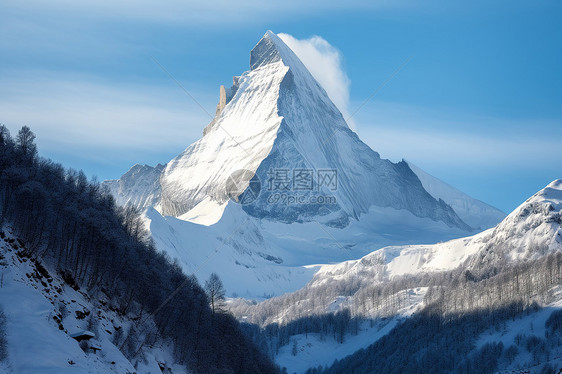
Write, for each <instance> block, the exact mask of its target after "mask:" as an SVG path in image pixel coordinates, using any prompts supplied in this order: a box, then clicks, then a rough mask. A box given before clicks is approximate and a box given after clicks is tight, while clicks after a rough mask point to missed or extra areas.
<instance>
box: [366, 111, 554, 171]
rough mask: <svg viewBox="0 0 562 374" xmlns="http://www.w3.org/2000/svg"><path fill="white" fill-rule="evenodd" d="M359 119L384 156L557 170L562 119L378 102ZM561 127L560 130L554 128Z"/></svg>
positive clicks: (425, 162)
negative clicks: (556, 150) (505, 115)
mask: <svg viewBox="0 0 562 374" xmlns="http://www.w3.org/2000/svg"><path fill="white" fill-rule="evenodd" d="M358 121H359V122H360V126H359V129H358V133H359V135H360V136H361V138H362V139H363V140H364V141H365V142H366V143H367V144H369V145H370V146H371V147H372V148H373V149H375V150H376V151H378V152H379V153H380V154H381V156H382V157H385V158H390V159H392V160H394V161H398V160H400V159H402V158H406V159H408V160H410V161H413V162H414V163H419V164H422V165H435V166H440V167H457V168H464V167H466V168H470V169H489V168H508V169H513V170H515V169H520V168H522V167H534V168H544V169H552V170H554V169H556V168H557V162H556V160H555V158H554V157H553V152H554V149H556V148H557V147H558V145H557V144H558V143H559V139H560V138H561V137H562V123H561V124H559V125H558V126H556V123H555V122H553V120H545V119H507V118H495V117H487V116H477V115H469V114H466V113H465V114H459V113H447V112H446V111H435V110H428V109H424V108H419V107H415V106H409V105H404V104H397V103H390V102H383V101H377V102H373V105H371V106H370V108H367V109H365V110H364V111H363V112H362V113H361V114H360V115H359V119H358ZM555 128H558V129H559V130H557V131H554V132H553V130H552V129H555Z"/></svg>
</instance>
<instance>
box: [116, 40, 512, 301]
mask: <svg viewBox="0 0 562 374" xmlns="http://www.w3.org/2000/svg"><path fill="white" fill-rule="evenodd" d="M105 184H106V186H107V187H108V188H109V189H110V191H111V192H112V193H113V194H114V195H115V196H116V198H117V202H118V203H120V204H130V205H133V206H136V207H137V208H141V209H145V208H148V209H147V210H146V214H145V217H146V224H147V226H148V227H149V228H150V231H151V236H152V238H153V239H154V242H155V244H156V246H157V247H158V248H159V249H160V250H162V251H165V252H167V253H168V254H169V255H170V256H171V257H173V258H177V259H178V260H179V261H180V264H181V265H182V267H183V269H184V270H185V271H186V272H187V273H193V272H197V273H198V277H199V276H200V277H201V279H206V278H207V277H208V276H209V275H210V273H211V271H215V272H218V273H220V275H221V277H222V279H223V280H224V282H225V284H226V285H228V286H227V292H229V293H230V294H233V293H237V294H239V295H246V296H247V297H259V296H262V295H264V294H266V295H276V294H277V295H278V294H280V293H284V292H289V291H294V290H296V289H297V288H299V287H302V286H303V285H304V284H305V283H306V282H308V281H309V280H310V279H311V278H312V276H313V274H314V273H315V271H316V267H315V266H308V265H311V264H322V263H333V262H340V261H343V260H346V259H347V260H349V259H350V258H353V259H356V258H359V257H361V256H364V255H366V254H368V253H370V252H372V251H373V250H375V249H377V248H382V247H384V246H389V245H405V244H417V243H423V244H432V243H436V242H438V241H444V240H449V239H453V238H458V237H461V236H466V234H467V232H469V231H471V230H472V228H475V229H476V228H488V227H491V226H493V225H495V224H496V223H497V222H499V221H500V220H501V219H502V218H503V217H504V215H503V214H502V213H501V212H499V213H497V212H496V211H493V208H492V207H489V206H487V205H485V204H483V203H481V204H482V205H480V203H479V202H477V201H474V199H471V198H470V197H468V196H466V195H464V194H462V193H460V191H457V190H454V189H453V188H452V187H450V186H448V185H445V184H444V183H443V182H441V181H439V180H437V179H435V178H433V179H432V177H431V176H428V175H426V174H423V171H422V170H421V169H417V168H416V169H415V170H412V168H411V167H410V166H409V164H408V163H407V162H405V161H401V162H398V163H393V162H391V161H389V160H385V159H381V157H380V156H379V154H378V153H377V152H375V151H373V150H372V149H371V148H369V147H368V146H367V145H366V144H365V143H363V142H362V141H361V140H360V139H359V137H358V136H357V134H356V133H354V132H353V131H352V130H351V129H350V128H349V126H348V125H347V123H346V121H345V118H344V117H343V116H342V114H341V113H340V111H339V110H338V109H337V108H336V106H335V105H334V104H333V103H332V101H331V100H330V98H329V97H328V95H327V93H326V91H325V90H324V89H323V88H322V87H321V85H320V84H319V83H318V82H317V81H316V80H315V79H314V77H313V76H312V75H311V73H310V72H309V71H308V69H307V68H306V67H305V66H304V64H303V63H302V62H301V61H300V60H299V58H298V57H297V55H296V54H295V53H294V52H293V51H292V50H291V49H290V48H289V47H288V46H287V45H286V44H285V43H284V42H283V41H282V40H281V39H280V38H279V37H278V36H277V35H275V34H274V33H272V32H271V31H268V32H267V33H266V34H265V35H264V36H263V38H262V39H261V40H260V41H259V42H258V43H257V44H256V45H255V46H254V48H253V49H252V51H251V53H250V70H249V71H247V72H244V73H243V74H241V75H240V76H236V77H234V79H233V85H232V86H231V87H227V88H225V87H222V86H221V88H220V95H219V103H218V105H217V109H216V114H215V117H214V118H213V119H212V121H211V122H210V123H209V124H208V125H207V126H206V127H205V129H204V131H203V137H202V138H201V139H199V140H198V141H196V142H195V143H193V144H192V145H190V146H189V147H187V149H186V150H185V151H183V152H182V153H181V154H180V155H178V156H177V157H176V158H174V159H173V160H171V161H170V162H169V163H168V164H167V165H165V166H160V165H159V166H157V167H155V168H151V167H148V166H140V165H137V166H135V167H133V168H132V169H131V170H130V171H129V172H128V173H126V174H125V175H124V176H123V177H122V178H121V180H118V181H106V182H105ZM426 186H427V187H426ZM449 204H453V205H454V206H455V207H461V208H463V209H459V213H457V212H456V211H455V209H454V208H452V207H451V205H449ZM488 207H489V208H490V209H491V210H490V211H491V212H492V213H494V214H496V215H497V216H496V217H494V216H493V215H492V214H488V216H486V217H484V218H485V219H486V221H484V220H480V219H479V218H478V217H476V214H475V213H474V212H476V211H477V209H476V208H478V209H480V208H482V209H481V210H483V209H485V208H486V209H487V208H488ZM460 214H462V217H463V218H459V217H460ZM464 217H467V218H470V219H471V224H470V226H469V224H467V223H466V222H465V221H464ZM483 222H484V223H483ZM473 225H474V226H473ZM213 249H214V250H215V252H209V251H211V250H213ZM219 249H220V252H221V255H220V256H213V253H216V252H217V251H218V250H219ZM210 258H212V267H211V266H203V265H204V264H207V263H209V261H210V260H209V259H210Z"/></svg>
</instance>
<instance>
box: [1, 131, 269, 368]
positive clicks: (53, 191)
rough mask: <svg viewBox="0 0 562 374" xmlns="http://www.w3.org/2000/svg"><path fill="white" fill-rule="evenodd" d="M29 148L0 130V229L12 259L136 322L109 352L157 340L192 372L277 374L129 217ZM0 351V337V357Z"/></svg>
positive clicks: (29, 139)
mask: <svg viewBox="0 0 562 374" xmlns="http://www.w3.org/2000/svg"><path fill="white" fill-rule="evenodd" d="M34 139H35V135H34V134H33V132H32V131H31V130H30V129H29V128H28V127H23V128H22V129H21V130H20V131H19V133H18V134H17V136H16V137H15V139H12V137H11V136H10V134H9V132H8V131H7V129H6V128H5V127H4V126H0V227H1V226H4V225H6V226H9V227H10V230H11V232H12V233H13V234H14V235H15V236H17V237H18V238H20V239H21V240H22V241H23V242H24V243H25V246H22V248H25V252H26V253H23V254H22V255H25V256H29V257H30V258H33V259H34V260H36V261H38V262H40V263H42V264H43V265H44V266H45V267H46V268H48V269H49V270H51V271H55V272H57V273H58V274H60V275H61V277H62V278H64V279H65V280H66V281H67V283H68V284H73V286H74V287H76V288H79V289H81V290H83V291H84V292H86V293H87V294H88V295H89V297H92V298H95V297H96V296H97V295H100V294H103V295H105V297H108V298H109V299H110V301H109V303H108V307H109V306H111V307H114V308H115V309H116V310H117V311H118V313H119V315H122V316H130V318H131V319H132V320H134V321H136V322H135V325H134V327H133V328H132V329H130V330H129V331H128V334H127V335H126V336H123V338H122V341H121V344H120V345H119V349H120V350H121V351H122V352H123V353H124V354H125V356H126V357H128V358H129V359H130V360H131V361H132V362H133V361H134V360H138V359H142V354H143V347H145V346H147V345H151V344H154V342H156V341H166V342H168V343H172V344H173V347H174V355H175V358H176V360H177V362H178V363H180V364H182V365H185V366H186V367H187V368H188V370H190V371H192V372H195V373H276V372H278V369H277V368H276V367H275V366H274V365H273V364H272V363H271V362H270V361H269V359H268V358H266V357H265V356H264V355H262V354H261V353H260V352H259V351H258V349H257V348H256V347H255V346H254V345H253V344H252V343H251V342H249V341H248V340H246V339H245V337H244V335H243V334H242V332H241V329H240V326H239V325H238V323H237V322H236V320H235V319H234V318H233V317H232V316H230V315H229V314H226V313H213V312H212V311H211V309H210V308H209V300H208V297H207V295H206V294H205V292H204V291H203V290H202V289H201V287H200V286H199V285H198V283H197V281H196V279H195V278H193V277H188V276H186V275H185V274H183V273H182V271H181V270H180V268H179V266H177V265H176V264H173V263H171V262H170V260H169V259H168V258H167V257H166V256H164V255H163V254H161V253H159V252H157V251H156V250H155V248H154V246H153V245H152V244H151V241H150V238H149V235H148V234H147V233H146V231H145V230H144V226H143V223H142V221H141V219H140V217H139V215H138V213H137V212H136V211H135V210H133V209H122V208H117V207H116V205H115V203H114V201H113V198H112V197H111V196H110V195H109V194H108V193H107V192H106V191H104V190H103V189H102V188H100V185H99V184H98V183H96V182H92V181H88V179H87V178H86V176H85V175H84V173H83V172H78V171H74V170H67V169H65V168H63V167H62V166H61V165H59V164H56V163H54V162H52V161H50V160H47V159H44V158H41V157H39V156H38V154H37V148H36V146H35V143H34ZM1 323H2V321H0V330H1V328H2V326H1ZM3 344H4V341H3V340H2V336H1V334H0V355H1V354H2V352H4V351H3V350H2V346H3ZM7 344H9V341H8V343H7Z"/></svg>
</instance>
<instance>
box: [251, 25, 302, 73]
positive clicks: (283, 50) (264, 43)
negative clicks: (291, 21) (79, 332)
mask: <svg viewBox="0 0 562 374" xmlns="http://www.w3.org/2000/svg"><path fill="white" fill-rule="evenodd" d="M278 61H283V63H284V64H285V65H287V66H294V65H295V64H298V65H299V66H303V65H302V63H301V61H300V60H299V58H298V57H297V56H296V55H295V53H294V52H293V51H292V50H291V48H289V47H288V46H287V45H286V44H285V43H284V42H283V40H281V38H280V37H278V36H277V35H276V34H275V33H274V32H273V31H271V30H268V31H267V32H266V33H265V35H264V36H263V37H262V38H261V40H260V41H259V42H258V44H256V45H255V46H254V48H253V49H252V51H251V52H250V69H251V70H256V69H257V68H259V67H261V66H265V65H269V64H271V63H275V62H278Z"/></svg>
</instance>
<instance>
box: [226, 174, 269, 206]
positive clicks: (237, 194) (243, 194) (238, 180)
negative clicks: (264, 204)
mask: <svg viewBox="0 0 562 374" xmlns="http://www.w3.org/2000/svg"><path fill="white" fill-rule="evenodd" d="M260 191H261V182H260V179H259V178H258V176H257V174H256V173H254V172H253V171H250V170H246V169H240V170H236V171H235V172H234V173H232V174H230V176H229V177H228V179H227V180H226V194H227V196H228V197H229V198H230V200H232V201H234V202H235V203H237V204H242V205H247V204H252V203H253V202H254V201H256V200H257V198H258V196H259V195H260Z"/></svg>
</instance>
